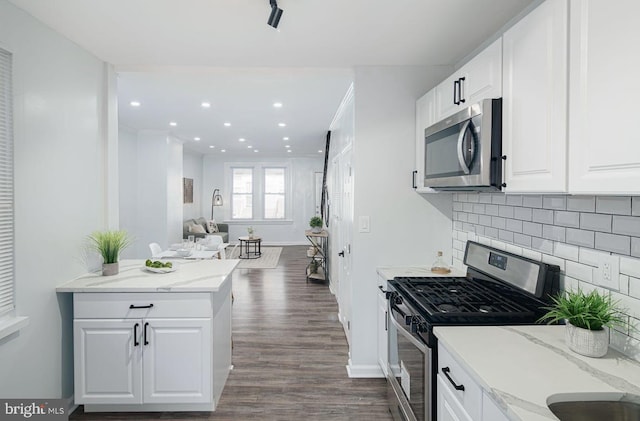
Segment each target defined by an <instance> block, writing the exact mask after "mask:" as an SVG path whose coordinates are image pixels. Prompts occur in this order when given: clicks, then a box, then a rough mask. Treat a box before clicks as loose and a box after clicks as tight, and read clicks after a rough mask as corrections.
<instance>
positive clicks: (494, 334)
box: [434, 325, 640, 421]
mask: <svg viewBox="0 0 640 421" xmlns="http://www.w3.org/2000/svg"><path fill="white" fill-rule="evenodd" d="M564 329H565V327H564V326H547V325H544V326H542V325H538V326H502V327H496V326H455V327H454V326H451V327H435V328H434V332H435V335H436V337H437V338H438V340H439V341H440V343H441V344H442V345H444V346H445V347H446V348H447V349H448V350H449V351H450V352H451V353H452V354H453V355H454V357H455V358H456V360H457V361H458V362H459V363H461V364H462V365H463V366H464V368H465V369H466V370H467V371H468V372H469V375H470V376H472V377H473V378H474V379H475V380H476V381H477V382H478V383H479V384H480V386H481V387H482V388H483V389H484V390H485V391H486V392H488V394H489V395H490V396H491V397H492V398H493V400H494V401H495V402H496V403H497V404H498V406H500V407H501V409H502V410H503V412H504V413H505V414H506V415H507V416H508V417H509V418H510V419H512V420H519V421H549V420H557V418H556V417H555V415H553V413H551V411H550V410H549V408H548V407H547V403H552V402H559V401H571V400H597V399H598V398H600V399H607V400H620V399H624V400H633V401H640V363H638V362H637V361H635V360H633V359H631V358H629V357H626V356H624V355H623V354H621V353H619V352H617V351H615V350H613V349H611V348H610V349H609V352H608V353H607V355H605V356H604V357H602V358H589V357H584V356H582V355H579V354H576V353H575V352H573V351H571V350H569V348H568V347H567V346H566V345H565V342H564ZM583 393H589V394H591V395H590V398H588V399H585V398H584V396H582V397H581V396H579V395H580V394H583ZM559 394H560V396H557V395H559ZM562 394H565V395H564V396H562ZM576 394H577V395H576ZM625 394H631V395H635V396H631V397H629V396H624V395H625ZM554 395H556V396H554ZM572 395H573V396H572ZM548 399H549V400H548Z"/></svg>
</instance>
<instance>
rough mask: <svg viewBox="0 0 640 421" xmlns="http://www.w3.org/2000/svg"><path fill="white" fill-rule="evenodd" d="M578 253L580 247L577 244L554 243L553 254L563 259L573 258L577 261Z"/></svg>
mask: <svg viewBox="0 0 640 421" xmlns="http://www.w3.org/2000/svg"><path fill="white" fill-rule="evenodd" d="M579 253H580V248H579V247H577V246H572V245H570V244H565V243H556V245H555V255H556V256H558V257H561V258H563V259H567V260H573V261H574V262H577V261H578V256H579Z"/></svg>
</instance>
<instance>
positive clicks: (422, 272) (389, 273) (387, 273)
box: [376, 266, 466, 280]
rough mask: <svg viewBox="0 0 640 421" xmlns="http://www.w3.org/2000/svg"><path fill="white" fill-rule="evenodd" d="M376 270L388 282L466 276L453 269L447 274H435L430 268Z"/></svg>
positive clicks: (383, 267)
mask: <svg viewBox="0 0 640 421" xmlns="http://www.w3.org/2000/svg"><path fill="white" fill-rule="evenodd" d="M376 270H377V272H378V275H380V276H381V277H382V278H384V279H386V280H391V279H393V278H395V277H396V276H466V272H465V271H463V270H460V269H456V268H453V267H452V268H451V273H447V274H440V273H433V272H431V267H430V266H382V267H379V268H377V269H376Z"/></svg>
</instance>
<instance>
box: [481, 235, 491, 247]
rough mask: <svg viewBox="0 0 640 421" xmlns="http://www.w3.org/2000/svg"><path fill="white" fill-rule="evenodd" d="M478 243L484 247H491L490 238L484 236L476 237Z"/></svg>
mask: <svg viewBox="0 0 640 421" xmlns="http://www.w3.org/2000/svg"><path fill="white" fill-rule="evenodd" d="M478 243H480V244H484V245H485V246H490V245H491V238H489V237H486V236H480V235H478Z"/></svg>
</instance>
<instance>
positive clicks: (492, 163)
mask: <svg viewBox="0 0 640 421" xmlns="http://www.w3.org/2000/svg"><path fill="white" fill-rule="evenodd" d="M424 142H425V148H424V185H425V187H431V188H433V189H436V190H471V191H480V190H501V188H502V187H504V185H503V182H502V161H503V159H504V158H503V156H502V99H485V100H483V101H482V102H479V103H477V104H474V105H472V106H470V107H467V108H465V109H464V110H462V111H459V112H457V113H456V114H454V115H452V116H450V117H447V118H446V119H444V120H442V121H440V122H439V123H436V124H434V125H433V126H430V127H428V128H426V129H425V133H424Z"/></svg>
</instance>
